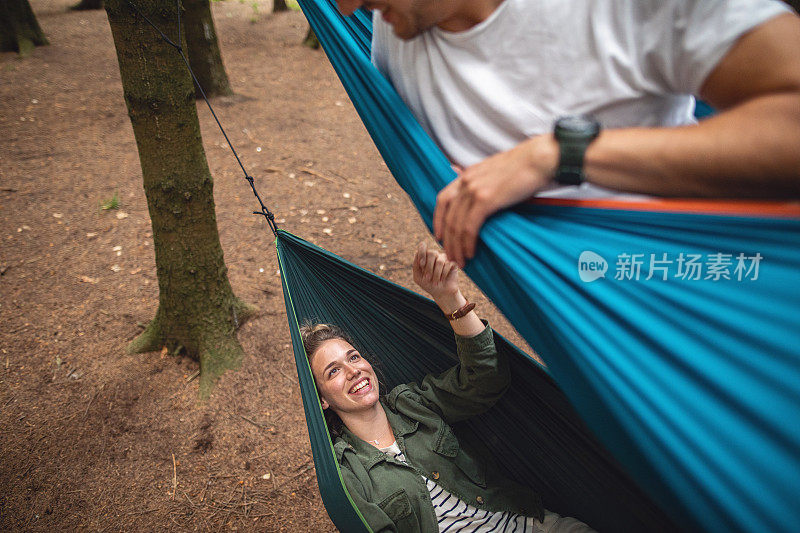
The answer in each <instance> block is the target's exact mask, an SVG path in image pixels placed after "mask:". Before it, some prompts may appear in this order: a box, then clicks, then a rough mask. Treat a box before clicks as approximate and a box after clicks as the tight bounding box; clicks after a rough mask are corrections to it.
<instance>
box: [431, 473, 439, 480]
mask: <svg viewBox="0 0 800 533" xmlns="http://www.w3.org/2000/svg"><path fill="white" fill-rule="evenodd" d="M431 477H432V478H433V479H434V480H436V479H439V472H434V473H432V474H431Z"/></svg>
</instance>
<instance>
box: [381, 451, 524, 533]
mask: <svg viewBox="0 0 800 533" xmlns="http://www.w3.org/2000/svg"><path fill="white" fill-rule="evenodd" d="M380 450H381V451H382V452H384V453H385V454H387V455H389V456H391V457H394V458H395V459H397V460H398V461H401V462H403V463H405V464H409V463H408V461H407V460H406V457H405V455H404V454H403V452H402V451H400V447H399V446H398V445H397V441H395V442H393V443H392V445H391V446H389V447H387V448H380ZM422 479H424V480H425V486H426V487H427V488H428V493H430V495H431V504H432V505H433V510H434V511H435V512H436V519H437V521H438V522H439V532H440V533H444V532H448V533H473V532H475V533H478V532H480V533H489V532H492V533H533V531H534V521H535V520H536V519H535V518H533V517H530V516H522V515H519V514H514V513H510V512H502V513H493V512H491V511H485V510H483V509H478V508H476V507H473V506H471V505H469V504H467V503H466V502H464V501H463V500H461V499H460V498H458V497H456V496H454V495H452V494H450V493H449V492H447V491H446V490H444V489H443V488H442V487H440V486H439V485H438V484H437V483H436V482H435V481H433V480H431V479H428V478H427V477H425V476H422Z"/></svg>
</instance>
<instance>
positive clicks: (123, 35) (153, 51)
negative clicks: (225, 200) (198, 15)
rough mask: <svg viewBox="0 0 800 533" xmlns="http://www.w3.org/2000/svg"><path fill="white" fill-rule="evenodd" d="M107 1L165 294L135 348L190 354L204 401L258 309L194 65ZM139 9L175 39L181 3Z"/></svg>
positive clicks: (233, 362) (235, 361) (118, 3)
mask: <svg viewBox="0 0 800 533" xmlns="http://www.w3.org/2000/svg"><path fill="white" fill-rule="evenodd" d="M105 3H106V11H107V13H108V20H109V23H110V26H111V33H112V35H113V37H114V44H115V46H116V50H117V59H118V61H119V69H120V73H121V75H122V88H123V93H124V95H125V102H126V104H127V106H128V115H129V117H130V119H131V124H132V125H133V133H134V136H135V137H136V145H137V147H138V150H139V161H140V163H141V166H142V176H143V178H144V190H145V195H146V196H147V207H148V209H149V211H150V220H151V223H152V227H153V241H154V244H155V246H154V248H155V259H156V269H157V274H158V288H159V305H158V311H157V312H156V315H155V318H154V319H153V320H152V321H151V322H150V324H148V326H147V328H145V330H144V332H142V334H141V335H140V336H139V337H137V338H136V339H134V340H133V341H132V342H131V344H130V345H129V346H128V350H129V351H130V352H132V353H137V352H147V351H153V350H158V349H161V348H162V347H163V346H166V347H167V348H168V349H169V350H170V351H177V350H178V349H180V348H184V349H185V350H186V352H187V353H188V354H189V355H190V356H192V357H194V358H195V359H197V360H199V362H200V394H201V397H207V396H208V394H209V393H210V391H211V388H212V386H213V384H214V382H215V381H216V379H217V378H218V377H219V376H220V375H221V374H222V373H223V372H224V371H225V370H227V369H232V368H237V367H238V366H239V365H240V362H241V359H242V355H243V351H242V347H241V345H240V344H239V342H238V341H237V339H236V329H237V328H238V327H239V326H241V325H242V324H243V323H244V321H245V320H246V319H247V318H249V317H251V316H252V315H253V314H254V312H255V308H254V307H251V306H249V305H247V304H245V303H244V302H243V301H241V300H239V299H238V298H236V296H235V295H234V294H233V290H232V289H231V286H230V283H229V282H228V277H227V267H226V266H225V261H224V259H223V256H222V247H221V246H220V242H219V234H218V232H217V224H216V215H215V212H214V196H213V181H212V178H211V174H210V172H209V169H208V162H207V161H206V156H205V152H204V150H203V144H202V139H201V137H200V124H199V121H198V119H197V110H196V105H195V100H194V87H193V85H192V80H191V77H190V75H189V73H188V71H187V69H186V66H185V64H184V63H183V60H182V59H181V58H180V56H179V54H178V53H177V51H176V50H174V49H173V48H172V47H170V46H168V45H167V44H166V43H164V42H163V41H161V39H160V38H159V36H158V35H157V34H156V32H155V31H153V29H152V28H151V27H150V26H148V25H147V24H146V23H145V21H144V20H143V19H142V18H141V17H139V16H137V15H134V13H133V12H132V10H131V9H130V8H129V7H128V6H127V4H125V3H124V2H123V1H122V0H106V2H105ZM137 5H138V7H139V9H140V10H141V11H142V13H144V14H145V15H147V17H148V18H150V20H152V21H153V22H154V23H155V24H156V25H157V26H159V27H160V28H161V29H162V31H164V33H165V34H167V35H177V33H178V32H177V24H176V21H177V17H176V15H177V12H176V8H175V4H174V3H172V2H163V1H162V0H138V1H137Z"/></svg>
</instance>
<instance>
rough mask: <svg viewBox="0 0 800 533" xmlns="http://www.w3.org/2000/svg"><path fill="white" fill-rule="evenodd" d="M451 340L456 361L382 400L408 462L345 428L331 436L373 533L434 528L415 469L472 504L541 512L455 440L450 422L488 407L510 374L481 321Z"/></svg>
mask: <svg viewBox="0 0 800 533" xmlns="http://www.w3.org/2000/svg"><path fill="white" fill-rule="evenodd" d="M456 344H457V346H458V353H459V358H460V360H461V362H460V364H458V365H456V366H455V367H453V368H450V369H449V370H447V371H445V372H443V373H442V374H440V375H439V376H431V375H428V376H426V377H425V379H423V380H422V384H421V385H418V384H416V383H409V384H407V385H399V386H397V387H395V388H394V389H393V390H392V391H391V392H390V393H389V394H388V396H387V397H386V398H385V399H382V400H381V403H382V405H383V408H384V410H385V411H386V416H387V418H388V419H389V423H390V424H391V426H392V429H393V430H394V434H395V438H396V439H397V444H398V446H399V447H400V450H402V452H403V453H404V455H405V457H406V459H407V460H408V461H409V465H406V464H404V463H402V462H400V461H398V460H396V459H394V458H392V457H390V456H388V455H387V454H385V453H383V452H381V451H380V450H378V449H377V448H375V447H374V446H372V445H371V444H368V443H367V442H364V441H363V440H361V439H360V438H358V437H356V436H355V435H353V434H352V433H351V432H350V431H348V430H347V428H344V429H343V434H342V436H341V437H338V438H337V439H336V442H335V444H334V451H335V452H336V457H337V459H338V460H339V464H340V465H341V472H342V477H343V479H344V483H345V486H346V487H347V490H348V492H349V493H350V496H351V498H352V499H353V502H354V503H355V504H356V506H357V507H358V509H359V511H360V512H361V515H362V516H363V517H364V519H365V520H366V521H367V523H368V524H369V526H370V528H372V530H373V531H374V532H375V533H378V532H389V531H393V532H400V533H409V532H419V533H434V532H438V531H439V528H438V524H437V521H436V513H435V512H434V510H433V505H432V504H431V499H430V494H429V493H428V490H427V488H426V486H425V481H424V480H423V479H422V477H421V476H422V475H424V476H425V477H427V478H429V479H432V480H434V481H436V483H438V484H439V485H440V486H442V487H443V488H444V489H445V490H447V491H448V492H450V493H451V494H453V495H455V496H458V497H459V498H461V499H462V500H463V501H465V502H467V503H469V504H471V505H473V506H475V507H477V508H479V509H486V510H489V511H511V512H514V513H519V514H523V515H525V516H535V517H537V518H540V519H541V518H543V509H542V505H541V500H540V498H539V497H538V495H536V494H535V493H534V492H532V491H531V490H530V489H528V488H525V487H522V486H520V485H517V484H515V483H513V482H512V481H510V480H508V479H506V478H504V477H502V476H501V475H500V474H499V473H498V469H497V468H494V467H488V466H489V464H490V460H489V459H487V458H486V457H483V456H480V455H479V454H478V453H477V452H476V451H475V450H473V449H471V448H470V447H468V446H466V445H465V444H464V443H459V440H458V439H457V438H456V436H455V434H454V433H453V430H452V429H451V428H450V425H449V424H451V423H454V422H458V421H461V420H464V419H466V418H469V417H470V416H473V415H477V414H480V413H483V412H484V411H486V410H488V409H489V408H490V407H492V405H494V404H495V402H497V400H498V399H499V398H500V396H502V394H503V392H505V390H506V388H507V387H508V383H509V379H510V372H509V366H508V360H507V359H506V358H505V357H498V355H497V351H496V349H495V346H494V338H493V335H492V329H491V328H489V327H488V326H487V327H486V329H485V330H484V331H483V332H481V333H480V334H478V335H476V336H475V337H471V338H467V337H459V336H456ZM487 467H488V468H487Z"/></svg>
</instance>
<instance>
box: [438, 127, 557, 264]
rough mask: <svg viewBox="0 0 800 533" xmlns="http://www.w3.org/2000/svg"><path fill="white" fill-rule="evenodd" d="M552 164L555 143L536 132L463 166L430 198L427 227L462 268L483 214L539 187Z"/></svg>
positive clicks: (472, 251) (549, 175) (554, 162)
mask: <svg viewBox="0 0 800 533" xmlns="http://www.w3.org/2000/svg"><path fill="white" fill-rule="evenodd" d="M557 164H558V144H557V143H556V141H555V139H554V138H553V136H552V135H540V136H538V137H532V138H530V139H528V140H526V141H524V142H522V143H520V144H518V145H517V146H515V147H514V148H512V149H511V150H508V151H506V152H500V153H498V154H495V155H493V156H491V157H488V158H486V159H484V160H483V161H481V162H480V163H477V164H475V165H472V166H470V167H467V168H466V169H464V170H463V171H462V172H461V173H460V174H459V175H458V177H457V178H456V179H455V180H453V181H452V182H451V183H450V184H448V185H447V186H446V187H445V188H444V189H442V190H441V191H440V192H439V195H438V196H437V197H436V210H435V211H434V213H433V232H434V235H435V236H436V239H438V240H439V241H440V242H442V243H443V246H444V251H445V253H446V254H447V257H448V258H449V259H450V260H452V261H455V263H456V264H458V266H460V267H463V266H464V264H465V263H466V260H467V259H471V258H472V257H473V256H474V255H475V247H476V244H477V240H478V233H479V232H480V228H481V226H482V225H483V223H484V222H485V221H486V219H487V218H488V217H489V216H490V215H492V214H493V213H495V212H496V211H498V210H500V209H503V208H505V207H508V206H510V205H513V204H516V203H519V202H521V201H523V200H526V199H527V198H530V197H531V196H533V195H534V194H535V193H536V192H537V191H539V190H541V189H542V188H543V187H544V186H546V185H547V184H548V183H550V181H551V179H552V174H553V171H554V169H555V167H556V165H557Z"/></svg>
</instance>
